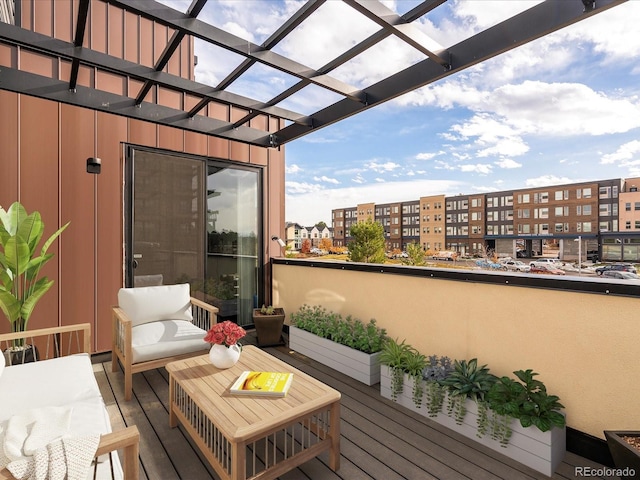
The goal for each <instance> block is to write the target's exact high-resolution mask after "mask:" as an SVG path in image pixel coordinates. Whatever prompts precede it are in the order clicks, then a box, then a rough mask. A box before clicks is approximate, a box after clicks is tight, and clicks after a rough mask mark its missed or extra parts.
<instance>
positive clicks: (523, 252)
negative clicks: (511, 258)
mask: <svg viewBox="0 0 640 480" xmlns="http://www.w3.org/2000/svg"><path fill="white" fill-rule="evenodd" d="M530 256H531V255H530V253H529V252H528V251H527V250H518V251H517V252H516V258H529V257H530Z"/></svg>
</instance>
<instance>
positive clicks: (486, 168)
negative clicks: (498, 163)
mask: <svg viewBox="0 0 640 480" xmlns="http://www.w3.org/2000/svg"><path fill="white" fill-rule="evenodd" d="M459 168H460V171H461V172H474V173H480V174H482V175H488V174H490V173H491V171H492V170H493V167H492V166H491V165H489V164H487V163H476V164H475V165H473V164H467V165H460V167H459Z"/></svg>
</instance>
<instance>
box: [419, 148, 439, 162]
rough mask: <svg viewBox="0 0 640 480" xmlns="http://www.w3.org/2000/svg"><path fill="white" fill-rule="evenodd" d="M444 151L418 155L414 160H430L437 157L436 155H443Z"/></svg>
mask: <svg viewBox="0 0 640 480" xmlns="http://www.w3.org/2000/svg"><path fill="white" fill-rule="evenodd" d="M444 153H445V152H444V151H443V150H440V151H439V152H425V153H419V154H417V155H416V156H415V158H416V160H431V159H432V158H434V157H437V156H438V155H444Z"/></svg>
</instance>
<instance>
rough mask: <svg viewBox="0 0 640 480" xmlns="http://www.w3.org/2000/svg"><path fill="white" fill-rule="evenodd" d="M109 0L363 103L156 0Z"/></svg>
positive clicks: (332, 82) (345, 89)
mask: <svg viewBox="0 0 640 480" xmlns="http://www.w3.org/2000/svg"><path fill="white" fill-rule="evenodd" d="M106 1H107V2H108V3H111V4H113V5H117V6H119V7H120V8H124V9H125V10H127V11H129V12H133V13H135V14H137V15H141V16H143V17H145V18H149V19H150V20H153V21H156V22H158V23H160V24H162V25H165V26H168V27H170V28H172V29H174V30H179V31H183V32H184V33H185V34H188V35H192V36H194V37H196V38H200V39H201V40H204V41H206V42H209V43H211V44H213V45H217V46H219V47H222V48H225V49H227V50H229V51H231V52H233V53H236V54H238V55H242V56H243V57H246V58H251V59H253V60H255V61H257V62H260V63H263V64H264V65H267V66H269V67H271V68H275V69H276V70H280V71H281V72H284V73H286V74H289V75H292V76H295V77H298V78H300V79H305V80H308V81H309V82H310V83H313V84H315V85H318V86H320V87H323V88H326V89H327V90H331V91H333V92H335V93H338V94H340V95H343V96H344V97H346V98H349V99H351V100H353V101H355V102H360V101H362V99H363V96H362V94H361V92H360V90H359V89H358V88H356V87H354V86H352V85H348V84H346V83H345V82H342V81H340V80H338V79H336V78H332V77H330V76H328V75H323V74H321V73H320V72H318V71H316V70H314V69H312V68H311V67H307V66H306V65H302V64H301V63H298V62H295V61H293V60H291V59H289V58H286V57H283V56H282V55H279V54H277V53H275V52H272V51H270V50H266V49H265V48H263V47H261V46H260V45H256V44H254V43H251V42H249V41H247V40H245V39H243V38H240V37H238V36H236V35H233V34H231V33H229V32H226V31H224V30H222V29H220V28H217V27H214V26H213V25H209V24H208V23H205V22H203V21H200V20H198V19H194V18H190V17H189V16H187V15H185V14H182V13H179V12H177V11H176V10H174V9H172V8H170V7H166V6H164V5H162V4H160V3H157V2H155V1H153V0H106Z"/></svg>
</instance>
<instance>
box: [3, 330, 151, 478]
mask: <svg viewBox="0 0 640 480" xmlns="http://www.w3.org/2000/svg"><path fill="white" fill-rule="evenodd" d="M18 335H20V334H15V333H13V334H4V335H0V349H1V350H4V349H5V348H6V347H7V345H8V344H9V342H10V341H11V340H13V339H14V338H16V337H17V336H18ZM22 335H23V336H28V338H27V341H28V342H29V343H35V344H36V345H37V346H38V348H39V351H40V356H41V357H45V355H46V356H47V357H48V356H49V355H50V356H51V357H53V356H56V357H57V358H49V359H41V358H39V359H38V361H36V362H33V363H24V364H17V365H11V366H5V367H4V368H2V364H4V363H6V362H5V361H4V356H3V358H2V359H0V425H4V427H5V432H6V431H7V430H6V426H7V425H8V423H7V422H8V421H9V419H10V418H11V417H12V416H14V415H22V416H27V417H28V415H30V414H32V413H31V412H36V411H40V412H42V411H44V410H43V409H45V408H46V407H70V411H71V417H70V422H69V433H68V435H67V436H84V435H96V434H98V435H101V437H100V444H99V446H98V450H97V452H96V455H97V456H101V457H100V461H98V462H97V465H98V468H97V477H96V478H98V479H110V478H112V475H111V465H110V463H111V462H110V460H109V456H108V455H106V454H107V453H108V452H112V453H111V458H112V462H113V470H114V475H113V478H115V479H124V480H137V478H138V474H139V471H138V469H139V466H138V465H139V464H138V444H139V433H138V430H137V428H136V427H135V426H132V427H129V428H127V429H124V430H123V431H120V432H116V433H113V432H112V430H111V424H110V421H109V414H108V412H107V409H106V407H105V404H104V401H103V399H102V396H101V394H100V389H99V387H98V383H97V381H96V378H95V375H94V373H93V366H92V364H91V358H90V356H89V352H90V345H91V333H90V325H89V324H83V325H74V326H67V327H58V328H50V329H42V330H32V331H28V332H26V333H23V334H22ZM36 338H37V339H38V340H34V339H36ZM43 338H45V340H43ZM52 345H53V346H52ZM65 349H66V350H67V352H70V354H65V352H64V351H63V350H65ZM50 352H55V354H52V353H50ZM74 352H82V353H74ZM0 355H2V353H1V352H0ZM60 355H63V356H60ZM50 410H51V409H47V410H46V411H50ZM59 410H69V408H62V409H59ZM117 449H124V465H125V468H124V470H123V468H122V464H121V463H120V460H119V457H118V453H117V452H116V450H117ZM5 478H6V479H11V478H13V477H12V476H11V474H10V473H9V471H8V470H7V469H4V470H1V471H0V479H5ZM87 478H93V466H92V467H91V471H90V475H89V476H88V477H87Z"/></svg>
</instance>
